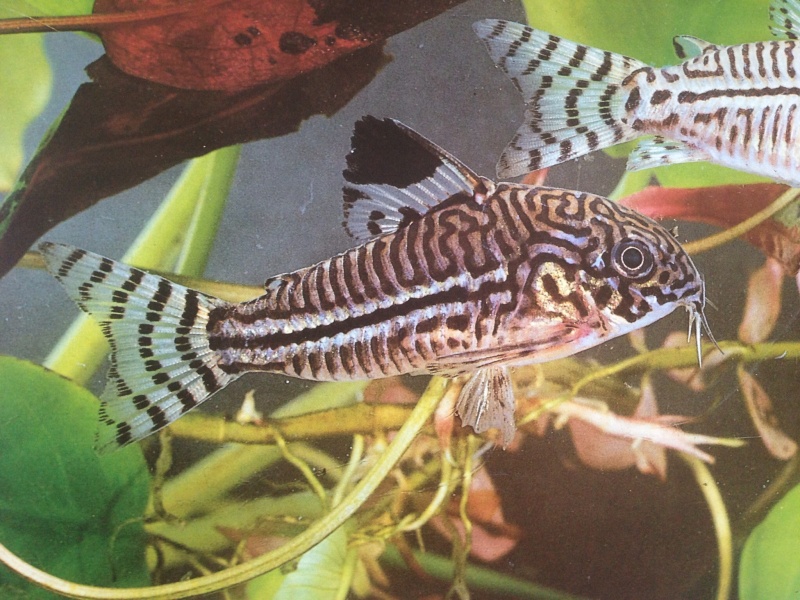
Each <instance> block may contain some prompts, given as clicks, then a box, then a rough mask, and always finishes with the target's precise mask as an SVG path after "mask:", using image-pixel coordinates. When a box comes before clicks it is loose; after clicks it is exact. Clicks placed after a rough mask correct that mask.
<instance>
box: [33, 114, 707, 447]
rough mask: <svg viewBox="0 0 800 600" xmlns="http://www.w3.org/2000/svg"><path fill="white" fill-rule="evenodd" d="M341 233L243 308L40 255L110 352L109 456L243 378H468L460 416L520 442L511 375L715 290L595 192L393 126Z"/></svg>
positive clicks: (374, 135)
mask: <svg viewBox="0 0 800 600" xmlns="http://www.w3.org/2000/svg"><path fill="white" fill-rule="evenodd" d="M344 176H345V180H346V185H345V188H344V211H345V222H344V225H345V227H346V228H347V231H348V232H350V234H351V235H352V236H354V237H355V238H357V239H358V240H360V241H362V242H363V243H361V245H359V246H357V247H356V248H353V249H352V250H349V251H347V252H343V253H341V254H339V255H337V256H334V257H333V258H330V259H328V260H325V261H322V262H320V263H318V264H316V265H313V266H311V267H308V268H305V269H300V270H298V271H294V272H292V273H286V274H282V275H278V276H276V277H272V278H270V279H268V280H267V282H266V284H265V286H266V293H265V294H264V295H263V296H260V297H258V298H255V299H253V300H250V301H247V302H243V303H240V304H235V303H229V302H225V301H223V300H219V299H217V298H213V297H211V296H208V295H206V294H203V293H201V292H199V291H196V290H192V289H187V288H185V287H183V286H180V285H177V284H175V283H172V282H170V281H168V280H166V279H164V278H162V277H158V276H155V275H151V274H147V273H145V272H144V271H141V270H139V269H136V268H133V267H129V266H126V265H123V264H120V263H118V262H115V261H113V260H111V259H108V258H104V257H101V256H98V255H96V254H92V253H90V252H87V251H85V250H80V249H77V248H73V247H71V246H65V245H61V244H53V243H47V242H46V243H43V244H41V245H40V250H41V252H42V254H43V255H44V258H45V261H46V264H47V268H48V269H49V271H50V272H51V273H52V274H53V275H54V276H55V277H56V278H57V279H58V280H59V281H60V282H61V283H62V284H63V286H64V287H65V289H66V290H67V292H68V293H69V295H70V296H71V297H72V298H73V299H74V300H75V302H76V303H77V304H78V305H79V306H80V307H81V308H82V309H83V310H85V311H86V312H88V313H90V314H91V315H93V316H94V318H95V319H96V320H97V321H98V322H99V323H100V325H101V327H102V330H103V332H104V334H105V335H106V337H107V338H108V339H109V341H110V344H111V348H112V355H111V367H110V370H109V379H108V383H107V386H106V389H105V391H104V393H103V395H102V405H101V409H100V420H101V424H102V425H101V428H100V433H99V434H98V449H99V450H100V451H101V452H103V451H108V450H113V449H114V448H116V447H119V446H124V445H126V444H128V443H131V442H133V441H136V440H138V439H140V438H142V437H145V436H146V435H148V434H150V433H153V432H155V431H158V430H159V429H161V428H162V427H164V426H166V425H168V424H169V423H170V422H172V421H174V420H175V419H177V418H178V417H180V416H181V415H182V414H184V413H186V412H187V411H188V410H190V409H192V408H194V407H195V406H197V405H198V404H200V403H201V402H203V401H204V400H205V399H206V398H208V397H209V396H210V395H211V394H213V393H214V392H216V391H218V390H219V389H221V388H223V387H225V386H226V385H227V384H228V383H230V382H231V381H233V380H234V379H236V378H237V377H239V376H240V375H241V374H243V373H245V372H248V371H265V372H270V373H280V374H284V375H290V376H293V377H299V378H303V379H311V380H317V381H337V380H355V379H371V378H379V377H388V376H392V375H399V374H403V373H412V374H423V373H439V374H443V375H448V376H456V375H461V374H465V373H473V372H474V375H473V376H472V378H471V379H470V380H469V381H468V382H467V383H466V385H465V386H464V388H463V389H462V391H461V394H460V397H459V400H458V402H457V409H456V410H457V412H458V414H459V415H460V416H461V419H462V421H463V422H464V423H465V424H468V425H471V426H472V427H473V428H474V429H475V430H476V431H477V432H478V433H480V432H483V431H485V430H487V429H490V428H498V429H500V433H501V435H502V440H503V443H504V444H507V443H508V442H509V441H510V440H511V437H512V436H513V433H514V397H513V393H512V388H511V382H510V379H509V374H508V368H509V367H513V366H514V365H520V364H526V363H533V362H542V361H547V360H552V359H555V358H559V357H564V356H568V355H571V354H574V353H575V352H578V351H580V350H583V349H586V348H589V347H591V346H595V345H597V344H599V343H601V342H603V341H605V340H608V339H610V338H613V337H616V336H619V335H622V334H624V333H626V332H629V331H631V330H633V329H637V328H639V327H643V326H645V325H647V324H649V323H652V322H653V321H655V320H656V319H660V318H661V317H663V316H665V315H667V314H668V313H670V312H672V311H673V310H674V309H675V308H676V307H678V306H683V307H685V308H687V309H688V311H689V312H690V315H691V316H692V317H693V318H694V321H693V322H694V323H695V334H696V336H697V342H698V357H699V351H700V345H699V338H700V326H701V325H700V323H701V322H702V323H703V324H704V325H705V319H704V318H703V308H704V305H705V291H704V285H703V280H702V277H701V276H700V274H699V273H698V272H697V269H696V268H695V266H694V265H693V263H692V261H691V259H690V258H689V256H688V255H687V254H686V253H685V252H684V251H683V249H682V248H681V246H680V244H679V243H678V242H677V241H676V240H675V238H674V237H673V236H672V235H671V234H670V233H669V232H668V231H667V230H665V229H664V228H663V227H661V226H660V225H658V224H657V223H655V222H654V221H651V220H650V219H648V218H646V217H644V216H642V215H639V214H638V213H636V212H634V211H632V210H630V209H627V208H625V207H623V206H620V205H618V204H615V203H614V202H611V201H609V200H606V199H605V198H602V197H599V196H595V195H592V194H585V193H581V192H573V191H569V190H562V189H553V188H544V187H531V186H526V185H521V184H513V183H500V184H495V183H494V182H492V181H490V180H488V179H485V178H482V177H479V176H478V175H476V174H475V173H473V172H472V171H471V170H470V169H469V168H467V167H466V166H464V165H463V164H461V163H460V162H458V161H457V160H456V159H455V158H453V157H452V156H450V155H449V154H447V153H446V152H445V151H444V150H442V149H441V148H439V147H437V146H435V145H434V144H433V143H432V142H430V141H428V140H426V139H425V138H423V137H422V136H420V135H419V134H417V133H415V132H414V131H412V130H410V129H409V128H407V127H405V126H404V125H402V124H400V123H399V122H397V121H393V120H390V119H384V120H379V119H376V118H374V117H365V118H364V119H362V120H361V121H359V122H358V123H357V124H356V127H355V132H354V135H353V141H352V151H351V152H350V154H349V155H348V157H347V169H346V170H345V172H344Z"/></svg>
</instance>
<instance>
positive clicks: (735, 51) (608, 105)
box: [474, 0, 800, 186]
mask: <svg viewBox="0 0 800 600" xmlns="http://www.w3.org/2000/svg"><path fill="white" fill-rule="evenodd" d="M770 14H771V16H772V20H773V23H774V25H773V27H772V31H773V32H774V33H775V34H776V35H779V36H781V37H784V38H789V39H783V40H775V41H767V42H758V43H749V44H741V45H737V46H716V45H714V44H711V43H708V42H705V41H703V40H700V39H697V38H694V37H690V36H679V37H677V38H675V41H674V44H675V48H676V50H677V51H678V54H679V56H681V57H682V58H683V57H686V56H689V57H690V58H688V59H687V60H685V61H684V62H683V63H681V64H679V65H675V66H668V67H663V68H660V69H658V68H653V67H651V66H648V65H646V64H644V63H642V62H640V61H638V60H636V59H633V58H628V57H625V56H621V55H618V54H614V53H611V52H605V51H602V50H598V49H596V48H590V47H588V46H584V45H581V44H576V43H574V42H570V41H568V40H564V39H561V38H559V37H557V36H554V35H550V34H548V33H545V32H542V31H538V30H535V29H532V28H530V27H526V26H524V25H520V24H517V23H509V22H507V21H496V20H486V21H479V22H478V23H475V25H474V29H475V31H476V33H477V34H478V36H479V37H480V38H481V39H482V40H483V41H484V42H485V44H486V46H487V48H488V50H489V53H490V54H491V56H492V59H493V60H494V61H495V62H496V64H497V65H498V66H499V67H501V68H502V69H503V70H504V71H505V72H506V73H507V74H508V75H509V76H510V77H511V79H512V81H513V82H514V83H515V85H516V86H517V87H518V88H519V89H520V91H521V92H522V94H523V96H524V98H525V101H526V107H527V110H526V113H525V124H524V125H523V126H522V127H521V128H520V130H519V131H518V132H517V134H516V136H515V137H514V139H513V140H512V141H511V143H510V144H509V146H508V148H507V149H506V150H505V152H504V154H503V156H502V157H501V159H500V162H499V164H498V173H499V174H500V175H501V176H517V175H522V174H524V173H526V172H528V171H530V170H536V169H540V168H544V167H548V166H552V165H554V164H557V163H560V162H563V161H566V160H569V159H572V158H576V157H578V156H581V155H583V154H586V153H588V152H591V151H593V150H596V149H599V148H604V147H607V146H610V145H612V144H616V143H618V142H623V141H630V140H633V139H636V138H637V137H639V136H642V135H654V136H656V137H654V138H651V139H647V140H645V141H642V142H641V143H640V144H639V145H638V146H637V147H636V148H635V149H634V151H633V152H632V153H631V155H630V157H629V160H628V168H629V169H632V170H635V169H642V168H648V167H655V166H659V165H667V164H673V163H681V162H693V161H701V160H709V161H713V162H716V163H718V164H721V165H724V166H727V167H732V168H735V169H739V170H742V171H748V172H751V173H755V174H758V175H763V176H766V177H770V178H773V179H775V180H778V181H782V182H786V183H789V184H791V185H795V186H796V185H800V153H798V152H797V151H796V145H797V143H798V140H799V139H800V77H798V73H800V44H798V43H797V42H796V41H795V39H796V37H797V35H796V32H797V31H798V24H800V4H798V0H773V3H772V6H771V9H770Z"/></svg>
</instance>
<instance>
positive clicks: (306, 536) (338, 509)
mask: <svg viewBox="0 0 800 600" xmlns="http://www.w3.org/2000/svg"><path fill="white" fill-rule="evenodd" d="M446 387H447V381H446V380H445V379H442V378H440V377H434V378H433V379H431V382H430V383H429V384H428V388H427V389H426V390H425V392H424V393H423V394H422V396H421V397H420V399H419V401H418V402H417V405H416V406H415V408H414V411H413V412H412V413H411V416H410V417H409V419H408V421H407V422H406V423H405V424H404V425H403V427H401V428H400V430H399V431H398V432H397V435H395V437H394V439H393V440H392V442H391V443H390V444H389V446H388V447H387V448H386V451H385V452H384V453H383V455H382V456H381V457H380V459H379V460H378V461H377V462H376V463H375V465H374V466H373V467H372V468H371V469H370V470H369V472H368V473H367V474H366V476H365V477H364V478H363V479H362V480H361V481H359V482H358V484H357V485H356V486H355V487H354V488H353V490H352V491H351V492H350V493H349V494H347V496H346V497H345V499H344V500H343V501H342V502H341V503H340V504H339V505H337V506H335V507H334V508H333V509H332V510H331V512H329V513H328V514H327V515H325V517H323V518H321V519H319V520H318V521H316V522H314V523H313V524H312V525H311V526H310V527H309V528H308V529H306V530H305V531H304V532H303V533H301V534H300V535H298V536H296V537H294V538H293V539H292V540H290V541H289V542H287V543H286V544H285V545H284V546H282V547H281V548H279V549H278V550H275V551H273V552H269V553H267V554H264V555H262V556H260V557H258V558H256V559H254V560H252V561H249V562H246V563H243V564H240V565H236V566H234V567H231V568H229V569H226V570H224V571H220V572H218V573H213V574H211V575H207V576H203V577H198V578H197V579H194V580H190V581H181V582H177V583H170V584H166V585H160V586H154V587H148V588H133V589H126V590H119V589H113V588H102V587H94V586H86V585H80V584H76V583H73V582H69V581H65V580H63V579H60V578H58V577H55V576H53V575H50V574H49V573H45V572H43V571H41V570H39V569H37V568H35V567H33V566H32V565H30V564H28V563H26V562H25V561H23V560H22V559H20V558H19V557H18V556H16V555H15V554H13V553H12V552H10V551H9V550H8V549H7V548H6V547H5V546H2V545H0V560H2V562H3V563H5V564H6V565H7V566H8V567H10V568H11V569H12V570H13V571H15V572H16V573H17V574H19V575H20V576H22V577H24V578H26V579H28V580H29V581H31V582H33V583H35V584H37V585H39V586H41V587H43V588H45V589H47V590H50V591H52V592H55V593H59V594H62V595H65V596H68V597H71V598H84V599H92V600H147V599H149V600H176V599H178V598H188V597H191V596H199V595H201V594H211V593H213V592H217V591H219V590H223V589H226V588H228V587H230V586H233V585H237V584H240V583H243V582H245V581H248V580H249V579H252V578H253V577H257V576H258V575H262V574H264V573H266V572H268V571H271V570H272V569H275V568H277V567H279V566H281V565H283V564H285V563H287V562H289V561H290V560H294V559H295V558H297V557H298V556H300V555H302V554H303V553H305V552H307V551H308V550H309V549H310V548H312V547H313V546H315V545H316V544H318V543H319V542H321V541H322V540H323V539H325V538H326V537H327V536H328V535H330V534H331V533H332V532H333V531H335V530H336V529H337V528H338V527H340V526H341V525H342V524H343V523H344V522H345V521H346V520H347V519H349V518H350V517H351V516H352V515H353V513H354V512H355V511H356V510H358V508H359V507H361V505H362V504H364V502H365V501H366V500H367V499H368V498H369V497H370V496H371V495H372V493H373V492H374V491H375V490H376V489H377V487H378V485H380V483H381V482H382V481H383V480H384V478H385V477H386V475H388V473H389V472H390V471H391V470H392V469H393V468H394V466H395V464H397V461H399V460H400V458H401V457H402V455H403V453H404V452H405V451H406V450H407V449H408V447H409V445H410V444H411V442H412V441H413V440H414V438H415V437H416V436H417V434H418V433H419V431H420V430H421V429H422V427H423V426H424V425H425V423H426V422H427V421H428V419H429V418H430V417H431V415H433V412H434V410H435V409H436V406H437V405H438V404H439V401H440V400H441V398H442V396H443V394H444V392H445V389H446Z"/></svg>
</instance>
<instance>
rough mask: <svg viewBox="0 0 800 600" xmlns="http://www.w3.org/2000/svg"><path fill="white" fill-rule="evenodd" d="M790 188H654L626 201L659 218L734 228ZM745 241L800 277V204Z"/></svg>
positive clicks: (762, 185) (756, 185)
mask: <svg viewBox="0 0 800 600" xmlns="http://www.w3.org/2000/svg"><path fill="white" fill-rule="evenodd" d="M787 189H788V188H787V187H786V186H785V185H781V184H777V183H753V184H749V185H723V186H718V187H707V188H662V187H655V186H652V187H648V188H645V189H644V190H642V191H640V192H637V193H635V194H631V195H630V196H628V197H626V198H623V199H622V200H620V204H624V205H625V206H628V207H630V208H633V209H634V210H637V211H639V212H641V213H642V214H645V215H647V216H649V217H652V218H655V219H664V218H672V219H683V220H686V221H696V222H700V223H708V224H710V225H717V226H719V227H732V226H733V225H737V224H738V223H741V222H742V221H744V220H745V219H747V218H749V217H751V216H753V215H754V214H755V213H757V212H758V211H759V210H761V209H763V208H765V207H766V206H768V205H769V204H770V203H771V202H773V201H774V200H775V199H776V198H777V197H778V196H780V195H781V194H782V193H783V192H785V191H786V190H787ZM743 237H744V239H745V240H747V241H748V242H749V243H750V244H752V245H753V246H755V247H756V248H759V249H760V250H761V251H762V252H764V254H766V255H767V256H771V257H773V258H775V259H777V260H778V261H780V263H781V265H783V267H784V269H786V272H787V273H789V274H791V275H793V276H794V275H795V274H796V273H797V272H798V271H799V270H800V203H797V202H795V203H793V204H791V205H789V206H788V207H786V208H785V209H783V210H782V211H780V212H779V213H778V214H776V215H775V216H774V217H773V218H771V219H768V220H767V221H765V222H764V223H762V224H761V225H759V226H758V227H755V228H754V229H752V230H751V231H749V232H748V233H747V234H745V235H744V236H743Z"/></svg>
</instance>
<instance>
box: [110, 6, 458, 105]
mask: <svg viewBox="0 0 800 600" xmlns="http://www.w3.org/2000/svg"><path fill="white" fill-rule="evenodd" d="M461 2H463V0H431V1H428V2H421V1H415V2H398V1H397V0H227V1H226V0H194V3H193V4H192V5H191V7H190V9H189V10H187V11H186V12H184V13H181V14H178V15H174V16H167V17H163V18H159V19H154V20H148V21H145V22H140V23H130V24H125V25H117V26H115V27H109V28H103V29H102V31H101V36H102V38H103V44H104V46H105V48H106V52H108V55H109V56H110V57H111V60H112V61H113V62H114V64H115V65H116V66H117V67H119V68H120V69H122V70H123V71H125V72H127V73H130V74H131V75H135V76H137V77H142V78H144V79H148V80H150V81H156V82H158V83H163V84H166V85H171V86H174V87H179V88H185V89H203V90H224V91H237V90H242V89H246V88H249V87H252V86H253V85H258V84H262V83H269V82H274V81H279V80H282V79H288V78H291V77H295V76H297V75H299V74H301V73H306V72H308V71H311V70H313V69H317V68H319V67H321V66H323V65H326V64H328V63H329V62H331V61H332V60H335V59H337V58H339V57H340V56H343V55H345V54H348V53H350V52H353V51H354V50H358V49H359V48H364V47H366V46H369V45H371V44H374V43H375V42H378V41H381V40H384V39H386V38H387V37H389V36H391V35H394V34H396V33H399V32H400V31H403V30H405V29H408V28H409V27H413V26H414V25H416V24H418V23H420V22H422V21H425V20H426V19H429V18H431V17H433V16H435V15H437V14H439V13H440V12H442V11H443V10H446V9H448V8H450V7H452V6H455V5H457V4H460V3H461ZM176 4H178V3H177V2H176V0H97V2H96V3H95V8H94V11H95V14H96V15H99V14H108V13H134V12H140V11H141V12H143V13H146V12H148V11H153V10H159V9H163V8H166V7H172V6H175V5H176ZM183 4H185V2H183Z"/></svg>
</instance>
